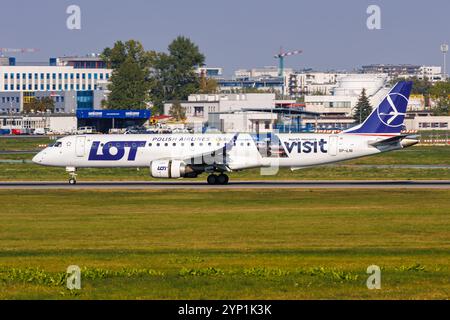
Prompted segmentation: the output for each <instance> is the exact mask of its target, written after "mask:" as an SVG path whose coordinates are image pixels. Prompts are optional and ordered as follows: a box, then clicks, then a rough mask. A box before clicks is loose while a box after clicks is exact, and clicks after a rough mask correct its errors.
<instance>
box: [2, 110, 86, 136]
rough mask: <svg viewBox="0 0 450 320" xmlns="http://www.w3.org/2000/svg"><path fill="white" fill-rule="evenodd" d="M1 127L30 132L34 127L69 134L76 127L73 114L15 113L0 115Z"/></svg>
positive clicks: (75, 118)
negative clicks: (12, 114)
mask: <svg viewBox="0 0 450 320" xmlns="http://www.w3.org/2000/svg"><path fill="white" fill-rule="evenodd" d="M0 128H1V129H17V130H21V131H26V132H27V133H32V132H33V130H34V129H46V130H50V131H51V132H53V133H55V134H70V133H74V132H75V131H76V129H77V117H76V116H75V115H55V114H52V115H45V114H41V115H15V116H0Z"/></svg>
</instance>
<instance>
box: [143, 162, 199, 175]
mask: <svg viewBox="0 0 450 320" xmlns="http://www.w3.org/2000/svg"><path fill="white" fill-rule="evenodd" d="M192 171H193V170H192V169H191V167H190V166H187V165H186V163H184V162H183V161H181V160H156V161H152V162H151V163H150V175H151V176H152V177H153V178H181V177H185V176H186V175H188V174H189V173H192Z"/></svg>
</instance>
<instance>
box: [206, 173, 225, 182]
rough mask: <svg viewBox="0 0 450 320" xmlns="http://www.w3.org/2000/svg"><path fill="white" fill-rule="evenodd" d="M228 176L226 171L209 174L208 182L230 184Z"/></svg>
mask: <svg viewBox="0 0 450 320" xmlns="http://www.w3.org/2000/svg"><path fill="white" fill-rule="evenodd" d="M228 180H229V179H228V176H227V175H226V174H224V173H221V174H219V175H215V174H210V175H209V176H208V179H207V181H208V184H228Z"/></svg>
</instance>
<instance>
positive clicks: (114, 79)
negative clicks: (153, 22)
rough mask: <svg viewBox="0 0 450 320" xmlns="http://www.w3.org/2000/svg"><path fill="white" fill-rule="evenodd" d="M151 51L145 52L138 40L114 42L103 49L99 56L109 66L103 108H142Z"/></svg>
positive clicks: (152, 55)
mask: <svg viewBox="0 0 450 320" xmlns="http://www.w3.org/2000/svg"><path fill="white" fill-rule="evenodd" d="M154 56H155V52H153V51H149V52H146V51H145V50H144V48H143V46H142V44H141V43H140V42H139V41H135V40H129V41H127V42H125V43H123V42H122V41H117V42H116V43H115V44H114V47H113V48H105V49H104V50H103V53H102V58H103V59H104V60H105V62H106V63H107V64H108V66H109V67H111V68H112V69H113V72H112V75H111V78H110V84H109V85H108V89H109V90H110V91H111V92H110V94H109V96H108V100H107V101H106V103H105V107H108V108H111V109H128V108H131V109H145V108H146V107H147V102H148V101H149V90H150V88H151V86H152V81H150V80H149V72H150V67H151V66H152V59H153V57H154Z"/></svg>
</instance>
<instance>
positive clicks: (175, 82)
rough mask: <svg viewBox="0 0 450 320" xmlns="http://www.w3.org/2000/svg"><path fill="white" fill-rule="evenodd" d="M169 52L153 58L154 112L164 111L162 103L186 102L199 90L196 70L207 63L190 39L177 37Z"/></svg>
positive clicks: (158, 54)
mask: <svg viewBox="0 0 450 320" xmlns="http://www.w3.org/2000/svg"><path fill="white" fill-rule="evenodd" d="M168 51H169V54H166V53H157V54H155V55H154V56H153V69H154V70H153V74H152V77H153V79H154V86H153V88H152V99H153V104H154V105H155V107H156V110H155V111H161V110H162V104H163V101H167V100H185V99H187V97H188V96H189V95H190V94H192V93H196V92H199V89H200V79H199V77H198V75H197V74H196V73H195V68H196V67H199V66H202V65H203V64H204V61H205V56H204V55H203V54H202V53H200V50H199V48H198V46H197V45H195V44H194V43H193V42H192V41H191V40H190V39H189V38H186V37H183V36H178V37H177V38H176V39H175V40H173V41H172V43H170V45H169V47H168Z"/></svg>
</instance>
